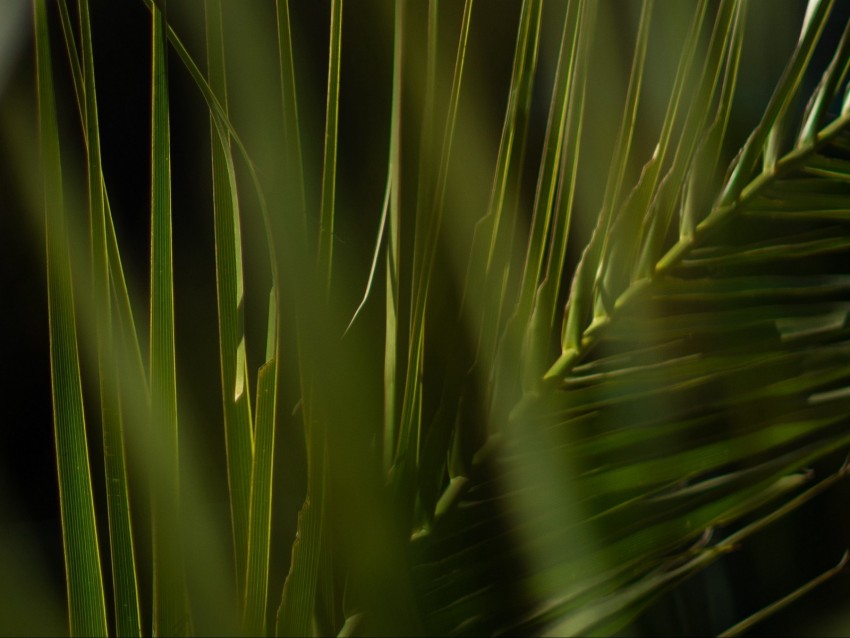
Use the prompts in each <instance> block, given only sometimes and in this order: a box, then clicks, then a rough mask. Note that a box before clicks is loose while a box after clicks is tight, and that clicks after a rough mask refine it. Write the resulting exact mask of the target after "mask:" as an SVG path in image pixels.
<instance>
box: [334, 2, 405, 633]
mask: <svg viewBox="0 0 850 638" xmlns="http://www.w3.org/2000/svg"><path fill="white" fill-rule="evenodd" d="M403 42H404V2H403V1H402V0H396V3H395V31H394V38H393V87H392V114H391V116H390V161H389V167H388V175H387V195H388V196H389V201H388V202H385V203H384V206H385V210H386V207H387V205H389V226H390V228H389V235H388V242H387V259H386V263H387V274H386V312H385V321H384V427H383V430H384V432H383V448H382V453H383V456H382V458H383V464H384V472H389V469H390V466H391V465H392V459H393V454H394V452H395V449H396V428H397V423H398V417H397V414H396V412H397V409H396V395H397V383H396V379H397V377H398V371H397V364H396V360H397V348H398V321H399V307H398V304H399V289H400V282H399V232H400V228H401V211H400V199H401V82H402V75H401V69H402V54H403V51H404V47H403ZM346 623H348V621H346Z"/></svg>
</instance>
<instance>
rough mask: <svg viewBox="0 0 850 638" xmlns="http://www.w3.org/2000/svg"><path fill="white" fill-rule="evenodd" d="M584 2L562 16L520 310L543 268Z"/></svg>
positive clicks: (527, 305)
mask: <svg viewBox="0 0 850 638" xmlns="http://www.w3.org/2000/svg"><path fill="white" fill-rule="evenodd" d="M582 6H583V3H582V2H580V1H579V0H571V1H570V2H569V3H568V4H567V11H566V15H565V16H564V28H563V32H562V34H561V49H560V52H559V54H558V67H557V70H556V72H555V85H554V89H553V91H552V100H551V104H550V105H549V120H548V122H547V124H546V135H545V139H544V143H543V157H542V158H541V160H540V170H539V172H538V179H537V192H536V193H535V196H534V209H533V213H532V220H531V232H530V233H529V238H528V249H527V254H526V258H525V269H524V271H523V280H522V288H521V290H520V302H519V307H520V309H523V310H524V309H528V310H525V312H526V313H527V312H529V311H530V306H531V300H532V298H533V296H534V292H535V290H536V288H537V285H538V284H539V282H540V279H541V275H542V268H543V252H544V248H545V246H546V233H547V230H548V229H549V222H550V219H551V215H552V206H553V205H554V203H555V194H556V186H557V178H558V166H559V165H560V163H561V154H562V153H563V151H564V149H565V141H564V131H565V125H566V122H567V106H568V105H569V96H570V88H571V84H572V82H573V78H574V60H575V58H576V54H577V51H578V40H579V24H580V21H579V19H578V15H579V11H580V9H581V7H582Z"/></svg>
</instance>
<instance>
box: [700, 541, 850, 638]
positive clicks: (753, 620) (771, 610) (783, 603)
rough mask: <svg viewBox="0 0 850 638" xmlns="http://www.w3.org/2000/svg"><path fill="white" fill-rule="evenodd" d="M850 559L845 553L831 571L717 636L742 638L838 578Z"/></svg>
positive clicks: (721, 637) (849, 555)
mask: <svg viewBox="0 0 850 638" xmlns="http://www.w3.org/2000/svg"><path fill="white" fill-rule="evenodd" d="M848 557H850V554H848V552H846V551H845V552H844V555H843V556H842V557H841V560H840V561H839V562H838V564H837V565H835V566H834V567H831V568H830V569H828V570H826V571H825V572H824V573H822V574H820V575H819V576H816V577H815V578H813V579H812V580H810V581H809V582H807V583H806V584H805V585H802V586H800V587H798V588H797V589H795V590H794V591H793V592H791V593H790V594H788V595H787V596H783V597H782V598H780V599H779V600H777V601H775V602H773V603H771V604H770V605H768V606H767V607H765V608H764V609H760V610H759V611H757V612H756V613H754V614H753V615H751V616H748V617H747V618H745V619H744V620H742V621H741V622H738V623H735V624H734V625H732V626H731V627H729V629H726V630H724V631H722V632H720V633H719V634H717V635H718V636H719V637H720V638H726V637H727V636H740V635H741V634H743V633H744V632H746V631H747V630H748V629H750V628H751V627H753V626H754V625H756V624H758V623H760V622H761V621H762V620H764V619H765V618H769V617H770V616H772V615H773V614H775V613H776V612H777V611H779V610H780V609H784V608H785V607H787V606H788V605H790V604H791V603H793V602H794V601H796V600H797V599H799V598H802V597H803V596H805V595H806V594H808V593H809V592H810V591H812V590H813V589H815V588H816V587H818V586H819V585H822V584H823V583H825V582H826V581H828V580H829V579H830V578H833V577H834V576H837V575H838V574H840V573H841V572H842V571H844V568H845V567H846V566H847V560H848Z"/></svg>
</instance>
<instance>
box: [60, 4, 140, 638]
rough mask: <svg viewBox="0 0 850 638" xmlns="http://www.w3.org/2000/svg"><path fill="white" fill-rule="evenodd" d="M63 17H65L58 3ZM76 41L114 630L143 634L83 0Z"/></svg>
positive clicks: (88, 29) (88, 26) (89, 43)
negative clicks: (114, 382) (115, 382)
mask: <svg viewBox="0 0 850 638" xmlns="http://www.w3.org/2000/svg"><path fill="white" fill-rule="evenodd" d="M61 4H62V9H63V13H67V8H66V7H65V3H64V2H62V3H61ZM78 8H79V18H80V34H81V37H80V43H81V50H82V61H83V64H82V66H83V80H84V83H85V121H86V129H87V134H86V142H87V153H88V186H89V221H90V227H91V250H92V282H93V288H94V297H95V299H94V301H95V303H94V306H95V309H96V316H97V325H96V331H97V340H98V344H97V346H98V360H99V377H100V405H101V420H102V427H103V455H104V459H105V469H106V485H107V512H108V516H109V536H110V539H109V540H110V550H111V554H112V584H113V590H114V600H115V631H116V634H117V635H119V636H139V635H141V624H140V612H139V593H138V585H137V582H136V562H135V555H134V543H133V532H132V526H131V519H130V497H129V492H128V486H127V470H126V460H125V449H124V431H123V423H122V418H121V400H120V395H119V393H118V389H117V387H115V388H113V387H110V384H108V383H107V381H106V378H105V376H106V375H108V374H109V372H108V370H109V367H110V366H109V363H108V361H107V357H109V356H111V354H112V353H113V351H114V349H115V345H114V341H113V321H112V304H111V298H112V291H111V285H110V274H109V257H108V247H107V242H108V234H107V224H106V216H107V212H106V200H105V197H106V195H105V192H104V187H103V167H102V165H101V155H100V133H99V127H98V112H97V98H96V93H95V75H94V56H93V50H92V34H91V23H90V18H89V5H88V1H87V0H81V1H80V3H79V7H78Z"/></svg>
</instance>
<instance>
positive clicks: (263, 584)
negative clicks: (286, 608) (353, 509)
mask: <svg viewBox="0 0 850 638" xmlns="http://www.w3.org/2000/svg"><path fill="white" fill-rule="evenodd" d="M277 326H278V311H277V302H276V299H275V294H274V291H272V293H271V294H270V295H269V321H268V337H267V344H266V357H267V359H266V363H265V364H264V365H263V367H262V368H260V372H259V375H258V377H257V411H256V420H257V429H256V446H255V452H254V460H253V464H252V466H251V501H250V519H249V525H248V548H247V549H248V560H247V569H246V576H245V605H244V613H243V623H244V628H245V631H246V633H247V634H248V635H251V636H262V635H265V633H266V605H267V603H268V590H269V582H268V580H269V556H270V554H271V513H272V478H273V475H274V465H273V460H274V447H275V421H276V400H275V397H276V394H277V367H278V366H277V361H275V359H274V356H275V353H276V352H277V351H278V348H277Z"/></svg>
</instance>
